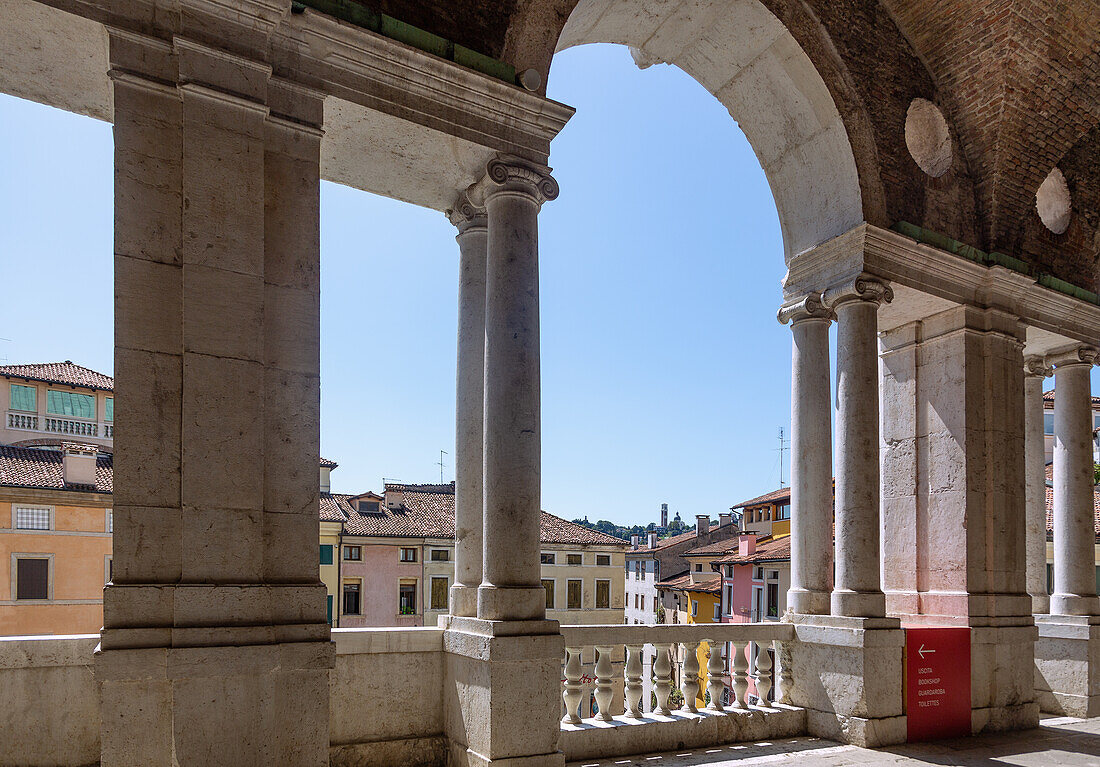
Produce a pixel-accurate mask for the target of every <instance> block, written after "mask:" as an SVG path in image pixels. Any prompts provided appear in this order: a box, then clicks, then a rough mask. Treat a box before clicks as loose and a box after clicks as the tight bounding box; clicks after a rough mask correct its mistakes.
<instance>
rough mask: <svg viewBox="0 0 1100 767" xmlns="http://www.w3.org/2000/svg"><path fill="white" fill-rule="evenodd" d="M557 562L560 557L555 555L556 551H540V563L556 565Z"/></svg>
mask: <svg viewBox="0 0 1100 767" xmlns="http://www.w3.org/2000/svg"><path fill="white" fill-rule="evenodd" d="M557 563H558V558H557V557H556V556H555V555H554V552H552V551H541V552H539V564H540V565H556V564H557Z"/></svg>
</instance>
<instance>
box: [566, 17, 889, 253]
mask: <svg viewBox="0 0 1100 767" xmlns="http://www.w3.org/2000/svg"><path fill="white" fill-rule="evenodd" d="M587 43H616V44H621V45H626V46H628V47H630V48H631V49H632V51H633V52H634V54H635V59H636V60H638V61H640V62H644V63H654V62H662V63H668V64H673V65H676V66H678V67H680V68H681V69H683V70H684V71H685V72H686V73H687V74H689V75H690V76H691V77H692V78H694V79H695V80H696V81H697V82H699V83H700V84H701V85H702V86H703V87H704V88H706V90H707V91H708V92H710V93H711V94H713V95H714V96H715V97H716V98H717V99H718V100H719V101H720V102H721V103H722V104H723V105H724V106H725V107H726V108H727V109H728V110H729V112H730V115H731V116H732V117H733V118H734V119H735V120H737V121H738V123H739V125H740V127H741V129H742V130H743V131H744V133H745V135H746V137H747V138H748V140H749V143H750V145H751V146H752V147H753V150H754V151H755V152H756V155H757V158H758V159H759V160H760V164H761V166H762V168H763V169H764V172H765V174H766V176H767V178H768V182H769V184H770V185H771V189H772V195H773V197H774V200H775V204H776V208H777V209H778V213H779V219H780V225H781V227H782V230H783V241H784V250H785V258H786V260H787V261H790V259H791V258H792V257H793V256H795V255H797V254H798V253H801V252H803V251H805V250H807V249H809V248H812V247H813V246H815V245H817V244H819V243H821V242H824V241H826V240H828V239H830V238H832V237H835V236H837V235H840V234H842V233H844V232H846V231H848V230H849V229H851V228H852V227H854V226H856V225H858V224H859V223H861V222H862V221H864V220H865V219H867V220H873V221H875V222H876V223H884V221H883V219H884V218H885V214H884V213H883V212H882V211H883V209H884V205H883V203H882V190H881V184H880V183H879V182H878V180H877V173H875V172H874V171H875V170H877V169H876V168H875V167H874V165H873V164H872V166H871V170H872V172H870V173H867V172H863V169H862V168H860V167H859V164H858V163H857V158H856V152H855V151H854V150H853V145H852V142H851V140H850V138H849V128H848V126H847V125H846V121H845V119H844V118H843V117H842V115H841V112H840V110H839V109H838V107H837V104H836V102H835V101H834V99H833V96H832V95H831V93H830V91H829V88H828V87H827V86H826V84H825V81H824V79H823V78H822V75H821V74H820V73H819V71H818V68H817V67H816V66H815V64H814V62H813V61H811V59H810V57H809V56H808V55H807V53H806V52H805V51H804V50H803V48H802V47H801V46H800V44H799V43H798V42H797V41H796V39H795V38H794V36H793V35H792V34H791V31H790V30H789V29H788V27H787V26H786V25H785V24H784V22H782V21H781V20H780V19H779V18H777V17H776V16H775V15H774V14H773V13H772V12H771V11H769V10H768V8H766V7H765V6H764V4H763V3H761V2H759V0H736V2H726V1H725V0H687V1H686V2H681V3H675V2H673V3H667V4H666V3H662V4H656V3H644V4H639V3H637V2H631V0H580V2H578V3H577V4H576V5H575V7H573V8H572V10H571V12H570V13H569V14H568V16H567V18H566V20H565V22H564V25H563V26H562V31H561V34H560V36H559V37H558V39H557V41H556V44H555V51H561V50H564V49H566V48H569V47H573V46H576V45H583V44H587ZM870 143H873V142H870ZM863 176H870V177H871V181H870V182H868V181H867V180H865V179H863V178H862V177H863ZM868 214H870V215H868Z"/></svg>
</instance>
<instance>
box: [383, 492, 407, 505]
mask: <svg viewBox="0 0 1100 767" xmlns="http://www.w3.org/2000/svg"><path fill="white" fill-rule="evenodd" d="M382 494H383V495H384V496H385V498H386V508H388V509H393V510H397V509H400V508H401V507H402V506H404V505H405V492H404V491H403V490H398V489H396V488H394V489H393V490H391V489H390V488H389V487H387V488H386V489H385V490H384V491H383V493H382Z"/></svg>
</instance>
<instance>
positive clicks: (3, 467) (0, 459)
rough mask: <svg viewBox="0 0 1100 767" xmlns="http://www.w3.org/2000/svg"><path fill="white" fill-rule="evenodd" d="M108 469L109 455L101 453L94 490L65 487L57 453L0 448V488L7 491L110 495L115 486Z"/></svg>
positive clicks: (97, 461) (109, 466) (88, 486)
mask: <svg viewBox="0 0 1100 767" xmlns="http://www.w3.org/2000/svg"><path fill="white" fill-rule="evenodd" d="M111 466H112V458H111V455H110V454H104V453H100V454H99V455H97V456H96V469H95V479H96V481H95V486H94V487H93V486H91V485H66V484H65V480H64V474H63V471H62V459H61V451H60V450H56V449H44V448H33V447H13V446H11V445H0V485H3V486H7V487H27V488H34V489H42V490H79V491H82V492H95V493H110V492H111V490H112V489H113V486H114V485H113V476H112V470H111Z"/></svg>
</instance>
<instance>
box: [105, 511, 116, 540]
mask: <svg viewBox="0 0 1100 767" xmlns="http://www.w3.org/2000/svg"><path fill="white" fill-rule="evenodd" d="M103 532H105V533H110V534H111V535H114V534H115V510H114V509H104V510H103Z"/></svg>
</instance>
